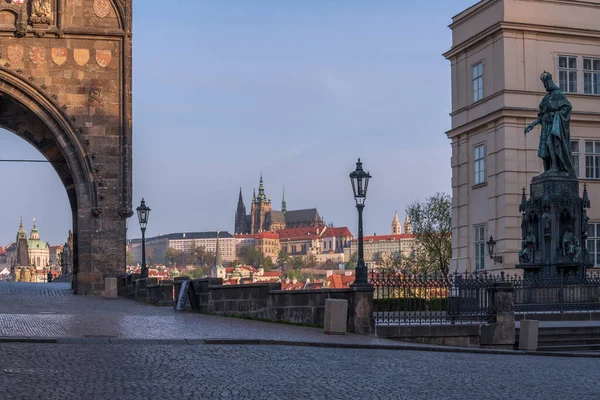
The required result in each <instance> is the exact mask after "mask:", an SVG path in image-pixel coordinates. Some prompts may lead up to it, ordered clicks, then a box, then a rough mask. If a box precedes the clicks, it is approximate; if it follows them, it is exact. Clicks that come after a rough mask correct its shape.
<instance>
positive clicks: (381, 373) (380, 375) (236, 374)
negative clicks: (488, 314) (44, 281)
mask: <svg viewBox="0 0 600 400" xmlns="http://www.w3.org/2000/svg"><path fill="white" fill-rule="evenodd" d="M0 352H1V354H2V358H1V360H0V385H1V387H2V388H3V389H2V390H3V395H2V398H3V399H32V398H40V399H171V398H173V399H255V398H256V399H305V398H306V399H353V398H354V399H428V400H429V399H561V400H567V399H597V398H598V393H599V391H600V383H599V382H598V379H597V376H596V374H595V373H594V371H595V370H596V369H597V360H595V359H579V358H572V359H570V358H567V359H563V358H553V357H528V356H504V355H480V354H451V353H433V352H412V351H389V350H388V351H385V350H352V349H325V348H313V347H287V346H286V347H283V346H219V345H198V346H189V345H129V346H124V345H76V344H68V345H60V344H0Z"/></svg>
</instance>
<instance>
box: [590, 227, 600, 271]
mask: <svg viewBox="0 0 600 400" xmlns="http://www.w3.org/2000/svg"><path fill="white" fill-rule="evenodd" d="M587 248H588V251H589V252H590V261H591V263H592V264H594V266H596V267H598V266H600V224H598V223H595V224H588V240H587Z"/></svg>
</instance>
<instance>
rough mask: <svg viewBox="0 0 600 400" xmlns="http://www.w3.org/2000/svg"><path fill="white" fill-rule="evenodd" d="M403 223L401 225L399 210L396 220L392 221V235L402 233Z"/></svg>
mask: <svg viewBox="0 0 600 400" xmlns="http://www.w3.org/2000/svg"><path fill="white" fill-rule="evenodd" d="M401 234H402V225H400V219H398V211H396V213H395V214H394V220H393V221H392V235H401Z"/></svg>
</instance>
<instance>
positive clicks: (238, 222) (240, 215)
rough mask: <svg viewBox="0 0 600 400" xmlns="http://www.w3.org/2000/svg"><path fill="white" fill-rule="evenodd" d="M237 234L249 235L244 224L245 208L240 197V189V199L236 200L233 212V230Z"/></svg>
mask: <svg viewBox="0 0 600 400" xmlns="http://www.w3.org/2000/svg"><path fill="white" fill-rule="evenodd" d="M233 232H234V233H237V234H245V233H249V230H248V224H247V223H246V206H245V205H244V199H243V197H242V188H240V197H239V198H238V204H237V210H236V211H235V228H234V230H233Z"/></svg>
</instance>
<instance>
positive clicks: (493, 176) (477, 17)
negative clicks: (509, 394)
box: [444, 0, 600, 272]
mask: <svg viewBox="0 0 600 400" xmlns="http://www.w3.org/2000/svg"><path fill="white" fill-rule="evenodd" d="M599 19H600V0H586V1H581V0H570V1H566V0H538V1H529V0H510V1H508V0H483V1H480V2H479V3H477V4H475V5H474V6H472V7H470V8H468V9H467V10H465V11H463V12H461V13H460V14H458V15H456V16H455V17H454V18H453V21H452V24H451V25H450V28H451V30H452V48H451V49H450V50H449V51H448V52H447V53H446V54H444V55H445V57H446V58H447V59H448V60H449V61H450V63H451V77H452V78H451V79H452V113H451V116H452V126H451V129H450V130H449V131H448V132H447V136H448V138H449V139H450V140H451V145H452V159H451V166H452V201H453V203H452V261H451V265H450V271H460V272H462V271H470V272H475V271H483V270H487V271H501V270H506V271H511V270H513V268H514V266H515V264H517V263H518V251H519V250H520V249H521V240H522V237H521V233H522V232H521V219H520V213H519V203H520V200H521V195H522V188H526V191H527V193H529V183H530V181H531V178H533V177H534V176H537V175H538V174H540V173H541V172H542V171H543V168H542V161H541V160H540V159H539V158H538V157H537V150H538V144H539V136H540V135H539V128H536V129H535V130H533V131H532V132H530V133H528V134H527V136H525V135H524V129H525V128H526V127H527V126H528V125H529V124H530V123H531V122H532V121H533V120H535V119H536V117H537V109H538V105H539V103H540V101H541V100H542V98H543V97H544V95H545V94H546V93H545V90H544V86H543V84H542V82H541V81H540V75H541V74H542V73H543V72H544V71H548V72H550V73H551V74H552V75H553V76H554V81H555V82H556V83H557V84H558V85H559V86H560V88H561V89H562V91H563V92H564V93H565V94H566V95H567V97H568V98H569V100H570V102H571V103H572V105H573V112H572V116H571V149H572V157H573V162H574V164H575V169H576V173H577V175H578V178H579V179H580V182H581V183H587V185H588V190H589V192H590V198H591V199H592V208H591V210H590V211H589V216H590V218H591V220H590V221H591V223H590V229H589V234H590V236H589V243H588V248H589V250H590V253H591V256H592V258H594V261H595V264H596V265H598V264H600V254H599V253H598V251H599V250H600V248H599V247H598V246H597V245H598V244H600V243H597V242H598V241H599V235H598V233H600V232H598V230H597V229H596V228H598V227H600V204H597V203H596V202H595V201H594V200H595V199H599V198H600V184H599V183H600V129H599V128H600V25H599V24H598V23H597V21H598V20H599ZM580 186H583V185H580ZM581 190H583V189H581ZM490 236H493V237H494V239H495V240H496V242H497V245H496V253H497V254H496V255H500V256H502V258H503V262H502V263H495V262H494V261H493V260H491V259H490V257H488V255H487V247H486V244H485V242H486V241H487V240H488V239H489V237H490Z"/></svg>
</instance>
